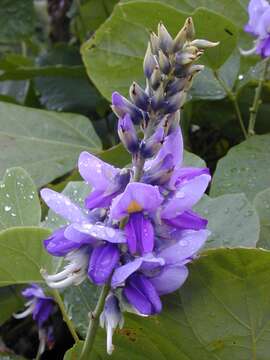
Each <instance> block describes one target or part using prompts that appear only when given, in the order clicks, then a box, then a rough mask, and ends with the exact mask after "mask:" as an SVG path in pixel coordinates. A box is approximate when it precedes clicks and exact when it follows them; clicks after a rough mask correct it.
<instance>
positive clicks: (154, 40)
mask: <svg viewBox="0 0 270 360" xmlns="http://www.w3.org/2000/svg"><path fill="white" fill-rule="evenodd" d="M150 44H151V50H152V53H153V54H154V55H157V54H158V50H159V39H158V37H157V35H156V34H155V33H154V32H152V33H151V35H150Z"/></svg>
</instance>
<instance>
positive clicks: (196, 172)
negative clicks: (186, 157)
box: [170, 167, 210, 189]
mask: <svg viewBox="0 0 270 360" xmlns="http://www.w3.org/2000/svg"><path fill="white" fill-rule="evenodd" d="M203 174H205V175H210V172H209V169H208V168H196V167H182V168H178V169H177V170H175V171H174V172H173V175H172V177H171V180H170V187H171V188H173V189H175V188H178V187H180V186H182V184H184V183H185V182H187V181H190V180H192V179H194V178H196V177H197V176H200V175H203Z"/></svg>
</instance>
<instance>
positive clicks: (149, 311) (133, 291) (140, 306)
mask: <svg viewBox="0 0 270 360" xmlns="http://www.w3.org/2000/svg"><path fill="white" fill-rule="evenodd" d="M123 293H124V295H125V297H126V298H127V300H128V301H129V303H130V304H131V305H133V306H134V308H135V309H136V310H137V311H138V312H139V313H140V314H142V315H153V314H158V313H159V312H160V311H161V309H162V304H161V301H160V298H159V296H158V294H157V291H156V289H155V287H154V286H153V285H152V283H151V281H150V280H148V279H147V278H146V277H145V276H144V275H142V274H137V273H135V274H133V275H131V276H130V278H129V279H128V281H127V285H126V286H125V288H124V290H123Z"/></svg>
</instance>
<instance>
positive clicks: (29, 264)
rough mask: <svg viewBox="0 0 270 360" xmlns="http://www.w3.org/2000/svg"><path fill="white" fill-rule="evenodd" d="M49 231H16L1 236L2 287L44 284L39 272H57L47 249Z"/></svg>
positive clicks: (0, 282) (0, 234) (40, 229)
mask: <svg viewBox="0 0 270 360" xmlns="http://www.w3.org/2000/svg"><path fill="white" fill-rule="evenodd" d="M49 235H50V230H48V229H44V228H38V227H13V228H10V229H6V230H3V231H1V232H0V253H1V264H0V286H5V285H11V284H25V283H31V282H43V278H42V276H41V275H40V269H41V268H45V269H47V270H48V271H49V272H50V271H54V269H55V266H56V262H54V260H53V257H52V256H51V255H49V254H48V253H47V252H46V251H45V249H44V247H43V240H44V239H46V238H47V237H48V236H49Z"/></svg>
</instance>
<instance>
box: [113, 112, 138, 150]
mask: <svg viewBox="0 0 270 360" xmlns="http://www.w3.org/2000/svg"><path fill="white" fill-rule="evenodd" d="M118 135H119V138H120V140H121V141H122V143H123V145H124V146H125V148H126V149H127V150H128V151H129V152H130V153H131V154H134V153H135V152H136V151H137V150H138V148H139V139H138V137H137V133H136V129H135V127H134V125H133V122H132V120H131V118H130V116H129V115H128V114H126V115H125V116H124V117H123V118H119V120H118Z"/></svg>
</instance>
